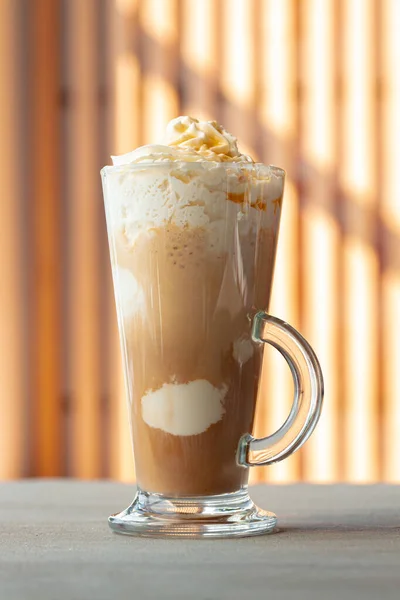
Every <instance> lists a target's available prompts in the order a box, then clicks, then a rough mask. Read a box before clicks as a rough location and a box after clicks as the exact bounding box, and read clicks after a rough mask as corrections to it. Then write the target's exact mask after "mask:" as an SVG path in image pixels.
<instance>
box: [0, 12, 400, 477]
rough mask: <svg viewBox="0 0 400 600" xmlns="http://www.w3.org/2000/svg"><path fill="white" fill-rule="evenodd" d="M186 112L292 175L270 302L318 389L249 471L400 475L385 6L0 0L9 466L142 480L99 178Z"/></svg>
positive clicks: (271, 413) (397, 131) (394, 180)
mask: <svg viewBox="0 0 400 600" xmlns="http://www.w3.org/2000/svg"><path fill="white" fill-rule="evenodd" d="M179 114H190V115H192V116H197V117H201V118H207V119H217V120H218V121H220V122H221V123H222V124H223V125H224V126H225V127H226V128H227V129H228V130H229V131H231V132H233V133H234V134H235V135H237V136H238V138H239V141H240V146H241V149H242V150H243V151H244V152H246V153H250V154H252V155H253V156H254V157H255V158H257V159H258V160H261V161H264V162H267V163H275V164H277V165H279V166H281V167H283V168H285V170H286V171H287V187H286V194H285V199H284V209H283V222H282V227H281V238H280V243H279V251H278V258H277V265H276V271H275V281H274V292H273V301H272V306H271V313H273V314H275V315H277V316H279V317H281V318H283V319H285V320H287V321H289V322H290V323H292V324H293V325H294V326H296V327H298V328H299V329H300V331H301V332H302V333H303V334H304V335H305V336H306V337H307V338H308V340H309V341H310V342H311V344H312V345H313V346H314V348H315V350H316V352H317V354H318V356H319V357H320V360H321V363H322V367H323V371H324V374H325V380H326V400H325V407H324V412H323V416H322V418H321V421H320V424H319V426H318V429H317V431H316V433H315V434H314V436H313V437H312V439H311V440H310V441H309V442H308V444H307V445H306V446H305V447H304V448H303V449H302V450H301V451H300V452H298V453H297V454H296V455H295V456H293V457H292V458H291V459H289V460H288V461H286V462H285V463H282V464H281V465H276V466H273V467H270V468H269V469H268V470H267V469H259V470H254V472H253V481H282V482H285V481H299V480H305V481H318V482H327V483H329V482H334V481H338V480H344V481H352V482H367V481H372V482H373V481H379V480H385V481H399V480H400V377H399V375H398V374H397V369H399V370H400V144H399V140H400V2H399V1H398V0H298V1H296V0H63V1H61V0H0V169H1V185H0V193H1V204H0V228H1V235H0V239H1V251H0V266H1V293H0V336H1V347H0V478H1V479H8V478H16V477H22V476H54V475H61V476H62V475H67V476H73V477H81V478H98V477H112V478H116V479H121V480H131V479H133V478H134V470H133V462H132V457H131V448H130V440H129V434H128V425H127V411H126V408H125V398H124V389H123V380H122V375H121V365H120V352H119V343H118V338H117V332H116V317H115V311H114V304H113V296H112V286H111V279H110V268H109V261H108V248H107V242H106V235H105V224H104V216H103V206H102V196H101V188H100V177H99V169H100V167H101V166H102V165H104V164H106V163H107V162H109V158H108V156H109V155H110V154H115V153H122V152H127V151H129V150H131V149H133V148H134V147H136V146H138V145H141V144H144V143H149V142H155V141H158V140H160V139H161V137H162V135H163V131H164V128H165V125H166V123H167V122H168V120H169V119H171V118H173V117H175V116H177V115H179ZM267 360H268V361H269V367H270V369H269V371H270V377H269V378H268V380H267V381H265V382H264V389H265V394H266V402H265V404H264V405H262V406H261V407H260V410H259V413H258V416H257V427H256V429H257V433H259V434H261V433H263V434H266V433H268V432H271V431H272V430H273V429H274V428H276V427H277V426H278V425H279V424H280V423H282V422H283V420H284V419H285V417H286V415H287V414H288V411H289V407H290V404H291V395H292V384H291V378H290V374H289V373H288V370H287V368H286V366H285V365H284V364H283V359H281V358H280V357H279V356H276V355H275V354H274V353H273V352H272V351H268V352H267Z"/></svg>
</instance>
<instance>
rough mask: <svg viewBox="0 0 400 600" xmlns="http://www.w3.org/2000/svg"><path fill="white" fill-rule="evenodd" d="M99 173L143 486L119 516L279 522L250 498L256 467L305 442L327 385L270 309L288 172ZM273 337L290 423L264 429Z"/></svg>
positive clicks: (119, 169)
mask: <svg viewBox="0 0 400 600" xmlns="http://www.w3.org/2000/svg"><path fill="white" fill-rule="evenodd" d="M102 179H103V190H104V199H105V207H106V217H107V228H108V236H109V243H110V252H111V263H112V271H113V280H114V289H115V297H116V305H117V314H118V324H119V331H120V338H121V346H122V354H123V360H124V370H125V381H126V390H127V396H128V406H129V422H130V427H131V432H132V439H133V445H134V456H135V464H136V475H137V485H138V490H137V494H136V497H135V499H134V501H133V503H132V504H131V506H130V507H129V508H127V509H126V510H124V511H123V512H122V513H120V514H117V515H114V516H111V517H110V518H109V524H110V527H111V528H112V529H113V530H114V531H116V532H119V533H126V534H141V535H147V536H174V537H185V536H188V537H203V536H207V537H228V536H246V535H253V534H260V533H265V532H270V531H272V530H273V529H274V527H275V524H276V517H275V515H274V514H272V513H270V512H266V511H265V510H261V509H259V508H257V507H256V506H255V505H254V503H253V502H252V500H251V499H250V497H249V495H248V487H247V486H248V475H249V467H251V466H254V465H269V464H271V463H274V462H277V461H280V460H282V459H284V458H286V457H287V456H289V455H290V454H291V453H292V452H294V451H295V450H297V449H298V448H300V446H301V445H302V444H303V443H304V442H305V441H306V440H307V438H308V437H309V436H310V434H311V433H312V431H313V429H314V427H315V425H316V423H317V421H318V418H319V414H320V410H321V404H322V396H323V380H322V374H321V369H320V367H319V364H318V361H317V358H316V356H315V354H314V352H313V350H312V349H311V348H310V346H309V344H308V343H307V342H306V340H305V339H304V338H303V337H302V336H301V335H300V334H299V333H298V332H297V331H296V330H295V329H293V328H292V327H291V326H290V325H287V324H286V323H284V322H283V321H281V320H279V319H277V318H274V317H271V316H270V315H269V314H268V313H267V312H265V311H266V310H267V309H268V304H269V299H270V291H271V283H272V274H273V268H274V260H275V251H276V243H277V237H278V229H279V220H280V214H281V204H282V194H283V185H284V171H282V170H281V169H278V168H276V167H272V166H264V165H261V164H251V163H212V162H207V161H203V162H161V163H152V164H151V163H149V164H140V163H139V164H129V165H124V166H114V167H105V168H104V169H103V170H102ZM265 343H268V344H271V345H272V346H274V347H275V348H276V349H277V350H278V351H279V352H280V353H281V354H282V355H283V356H284V357H285V359H286V361H287V363H288V365H289V367H290V370H291V372H292V375H293V381H294V389H295V393H294V400H293V406H292V408H291V411H290V414H289V416H288V418H287V420H286V422H285V423H284V424H283V425H282V427H281V428H280V429H279V430H278V431H277V432H276V433H274V434H273V435H270V436H268V437H265V438H262V439H255V438H254V437H253V436H252V434H251V432H252V430H253V422H254V413H255V408H256V402H257V401H258V402H271V401H273V399H272V398H264V392H263V390H262V389H259V381H260V370H261V363H262V356H263V348H264V345H265ZM269 376H270V377H273V373H270V374H269ZM276 400H277V399H276ZM127 426H128V425H127Z"/></svg>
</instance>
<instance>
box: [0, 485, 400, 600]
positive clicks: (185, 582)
mask: <svg viewBox="0 0 400 600" xmlns="http://www.w3.org/2000/svg"><path fill="white" fill-rule="evenodd" d="M133 494H134V487H133V486H128V485H124V484H119V483H111V482H90V483H89V482H78V481H73V480H71V481H68V480H28V481H19V482H12V483H3V484H0V522H1V523H0V527H1V529H0V532H1V533H0V598H1V600H16V599H18V600H30V599H35V600H36V599H37V600H48V599H51V600H64V599H68V600H75V599H76V600H86V599H93V600H103V599H104V600H111V599H117V600H119V599H124V600H125V599H129V600H134V599H135V598H160V599H164V598H174V599H176V598H185V599H193V600H200V599H201V600H212V599H219V598H221V599H228V598H229V599H235V598H243V597H248V598H271V599H275V598H276V599H278V600H281V599H285V600H286V599H292V598H293V599H294V598H296V599H299V598H305V599H310V600H313V599H318V600H330V599H333V598H334V599H335V600H338V599H347V598H349V599H358V598H360V599H361V598H362V599H363V600H370V599H371V600H377V599H379V600H380V599H385V600H386V599H392V598H393V599H396V600H399V599H400V486H388V485H375V486H360V487H356V486H345V485H337V486H311V485H289V486H256V487H254V488H252V496H253V498H254V500H255V501H256V502H257V503H258V504H259V505H260V506H262V507H263V508H268V509H270V510H273V511H274V512H276V513H277V514H278V517H279V526H280V532H279V533H277V534H275V535H269V536H260V537H254V538H246V539H237V540H223V541H219V540H218V541H217V540H200V541H197V540H188V541H186V540H172V541H168V540H156V539H140V538H134V537H124V536H119V535H116V534H113V533H111V531H110V530H109V529H108V525H107V516H108V514H109V513H112V512H116V511H118V510H120V509H122V508H124V507H126V506H127V505H128V504H129V502H130V500H131V499H132V497H133Z"/></svg>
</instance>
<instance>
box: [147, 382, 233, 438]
mask: <svg viewBox="0 0 400 600" xmlns="http://www.w3.org/2000/svg"><path fill="white" fill-rule="evenodd" d="M227 389H228V388H227V386H225V385H223V386H222V387H220V388H216V387H214V386H213V385H211V383H210V382H209V381H206V380H205V379H197V380H195V381H190V382H189V383H183V384H178V383H164V385H163V386H162V387H161V388H159V389H158V390H155V391H153V390H149V391H148V392H146V394H145V395H144V396H143V397H142V401H141V402H142V418H143V421H144V422H145V423H147V425H149V426H150V427H153V428H156V429H161V430H162V431H164V432H165V433H170V434H172V435H181V436H188V435H198V434H200V433H203V432H204V431H206V430H207V429H208V428H209V427H210V426H211V425H213V424H214V423H217V422H218V421H220V420H221V419H222V417H223V415H224V413H225V409H224V406H223V400H224V398H225V395H226V392H227Z"/></svg>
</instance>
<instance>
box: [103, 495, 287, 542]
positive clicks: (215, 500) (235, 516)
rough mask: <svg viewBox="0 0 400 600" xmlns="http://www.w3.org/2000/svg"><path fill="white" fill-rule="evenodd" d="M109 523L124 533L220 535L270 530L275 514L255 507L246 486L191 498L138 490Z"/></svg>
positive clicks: (156, 535)
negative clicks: (237, 490) (133, 497)
mask: <svg viewBox="0 0 400 600" xmlns="http://www.w3.org/2000/svg"><path fill="white" fill-rule="evenodd" d="M108 523H109V525H110V527H111V529H112V530H113V531H115V532H116V533H122V534H126V535H142V536H146V537H175V538H202V537H207V538H223V537H246V536H250V535H261V534H264V533H272V532H273V531H274V530H275V527H276V516H275V515H274V514H273V513H271V512H267V511H265V510H262V509H260V508H258V507H257V506H256V505H255V504H254V502H253V501H252V500H251V499H250V497H249V495H248V492H247V490H240V491H239V492H234V493H231V494H220V495H218V496H198V497H193V498H171V497H168V496H163V495H161V494H152V493H148V492H143V491H141V490H138V492H137V494H136V497H135V499H134V501H133V502H132V504H131V505H130V506H129V508H127V509H125V510H124V511H122V512H121V513H119V514H117V515H112V516H111V517H109V519H108Z"/></svg>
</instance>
